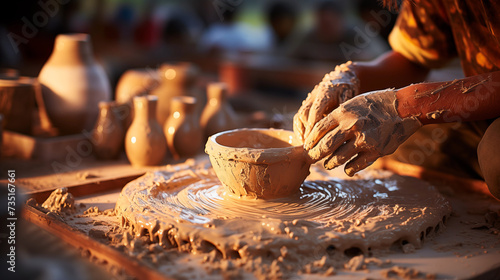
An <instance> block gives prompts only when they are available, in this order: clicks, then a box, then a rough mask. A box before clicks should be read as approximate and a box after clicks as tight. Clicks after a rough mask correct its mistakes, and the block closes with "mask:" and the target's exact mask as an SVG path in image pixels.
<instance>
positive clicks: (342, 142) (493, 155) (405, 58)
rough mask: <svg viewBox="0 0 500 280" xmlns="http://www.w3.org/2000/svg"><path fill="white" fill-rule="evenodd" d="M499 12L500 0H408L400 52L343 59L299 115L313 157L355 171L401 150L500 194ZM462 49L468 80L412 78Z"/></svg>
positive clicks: (398, 35)
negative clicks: (368, 59) (363, 59)
mask: <svg viewBox="0 0 500 280" xmlns="http://www.w3.org/2000/svg"><path fill="white" fill-rule="evenodd" d="M384 2H385V3H386V6H389V7H394V6H396V7H397V6H398V4H397V1H395V0H384ZM499 13H500V3H499V2H493V1H487V0H483V1H455V2H450V1H443V0H439V1H431V0H411V1H409V0H408V1H404V2H403V4H402V7H401V12H400V14H399V17H398V19H397V22H396V25H395V27H394V29H393V31H392V32H391V34H390V36H389V42H390V44H391V46H392V48H393V50H392V51H389V52H387V53H386V54H384V55H382V56H381V57H379V58H378V59H376V60H374V61H371V62H365V63H363V62H355V63H351V62H347V63H345V64H342V65H339V66H337V67H336V69H335V71H332V72H331V73H329V74H327V75H325V77H324V78H323V81H322V82H321V83H320V84H319V85H317V86H316V87H315V88H314V89H313V90H312V91H311V93H310V94H309V95H308V97H307V98H306V100H305V101H304V102H303V104H302V106H301V108H300V109H299V111H298V112H297V114H296V115H295V117H294V130H295V132H296V134H297V135H298V136H299V137H300V138H301V139H303V141H304V149H305V150H307V151H308V154H309V156H310V157H311V158H312V159H313V160H316V161H317V160H321V159H323V158H325V159H326V160H325V162H324V165H325V167H326V168H327V169H332V168H336V167H338V166H341V165H344V164H345V167H344V170H345V172H346V174H348V175H349V176H353V175H354V174H355V173H356V172H358V171H360V170H362V169H364V168H366V167H368V166H369V165H371V164H372V163H373V162H374V161H375V160H377V159H378V158H380V157H383V156H386V155H390V154H393V153H394V154H393V155H392V156H391V157H393V158H394V159H396V160H399V161H401V162H407V163H410V164H413V165H420V166H423V167H425V168H428V169H430V170H437V171H440V172H446V173H451V174H454V175H456V176H460V177H466V178H475V179H483V180H484V181H485V182H486V184H487V186H488V188H489V191H490V193H491V194H492V195H493V196H494V197H496V198H497V199H500V145H499V143H500V119H499V117H500V51H499V50H500V40H499V37H498V36H499V35H498V34H500V22H499V21H498V19H497V18H498V14H499ZM455 57H459V58H460V60H461V64H462V70H463V72H464V74H465V78H462V79H455V80H451V81H443V82H430V83H429V82H422V83H418V84H412V83H415V82H421V81H423V80H424V79H425V77H426V76H427V74H428V73H429V70H430V69H433V68H439V67H442V66H445V65H446V64H447V63H448V62H449V61H450V60H451V59H453V58H455ZM385 88H388V89H385ZM381 89H385V90H381ZM361 93H362V94H361Z"/></svg>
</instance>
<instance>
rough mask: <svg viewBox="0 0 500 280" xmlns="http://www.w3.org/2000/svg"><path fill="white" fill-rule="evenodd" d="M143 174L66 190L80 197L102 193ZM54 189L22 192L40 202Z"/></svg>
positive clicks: (86, 184)
mask: <svg viewBox="0 0 500 280" xmlns="http://www.w3.org/2000/svg"><path fill="white" fill-rule="evenodd" d="M143 175H144V174H142V173H141V174H135V175H130V176H126V177H120V178H113V179H107V180H101V181H93V182H88V183H84V184H80V185H74V186H68V187H66V188H68V191H69V192H70V193H71V194H72V195H73V196H74V197H82V196H87V195H92V194H98V193H104V192H107V191H113V190H118V189H121V188H123V187H124V186H125V185H126V184H127V183H129V182H130V181H132V180H135V179H137V178H139V177H141V176H143ZM53 191H54V189H49V190H44V191H31V192H26V193H23V194H24V195H25V196H26V197H28V198H34V199H35V200H36V201H37V202H38V203H40V204H42V203H43V202H44V201H45V200H46V199H47V198H48V197H49V196H50V194H51V193H52V192H53Z"/></svg>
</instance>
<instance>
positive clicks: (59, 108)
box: [38, 34, 111, 134]
mask: <svg viewBox="0 0 500 280" xmlns="http://www.w3.org/2000/svg"><path fill="white" fill-rule="evenodd" d="M38 79H39V81H40V83H41V85H42V93H43V98H44V102H45V105H46V109H47V113H48V115H49V118H50V120H51V122H52V124H53V125H54V126H55V127H57V128H58V129H59V132H60V133H61V134H73V133H81V132H82V130H84V129H85V130H89V131H90V130H91V129H92V128H93V127H94V125H95V122H96V120H97V116H98V115H99V108H98V103H99V102H100V101H109V100H110V99H111V86H110V84H109V81H108V78H107V76H106V73H105V72H104V69H103V68H102V67H101V66H100V65H99V64H97V62H96V61H95V60H94V57H93V55H92V50H91V43H90V36H89V35H88V34H63V35H58V36H57V38H56V41H55V44H54V50H53V51H52V54H51V56H50V57H49V59H48V60H47V62H46V63H45V65H44V66H43V68H42V70H41V71H40V74H39V76H38Z"/></svg>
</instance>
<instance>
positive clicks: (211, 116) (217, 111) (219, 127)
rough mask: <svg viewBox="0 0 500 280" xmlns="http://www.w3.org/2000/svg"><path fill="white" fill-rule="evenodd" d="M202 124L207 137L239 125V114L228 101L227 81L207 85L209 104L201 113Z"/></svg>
mask: <svg viewBox="0 0 500 280" xmlns="http://www.w3.org/2000/svg"><path fill="white" fill-rule="evenodd" d="M200 125H201V128H202V129H203V131H204V133H205V136H206V137H209V136H211V135H213V134H215V133H217V132H221V131H226V130H230V129H235V128H237V127H238V124H237V115H236V113H235V112H234V110H233V108H232V107H231V105H230V104H229V102H228V101H227V85H226V84H225V83H210V84H209V85H208V86H207V104H206V105H205V108H204V109H203V113H202V114H201V119H200Z"/></svg>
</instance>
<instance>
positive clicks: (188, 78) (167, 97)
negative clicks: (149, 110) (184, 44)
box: [151, 62, 199, 124]
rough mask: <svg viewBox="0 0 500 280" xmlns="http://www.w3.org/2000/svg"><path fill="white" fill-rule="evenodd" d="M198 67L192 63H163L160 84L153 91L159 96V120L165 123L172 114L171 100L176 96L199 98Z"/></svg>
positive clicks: (152, 92)
mask: <svg viewBox="0 0 500 280" xmlns="http://www.w3.org/2000/svg"><path fill="white" fill-rule="evenodd" d="M197 72H198V71H197V69H196V67H195V66H194V65H192V64H190V63H185V62H182V63H178V64H163V65H162V66H161V67H160V69H159V75H160V85H159V86H158V87H157V88H155V89H154V90H153V91H151V94H152V95H155V96H158V111H157V114H156V115H157V120H158V122H159V123H161V124H164V123H165V121H166V120H167V118H168V117H169V116H170V112H169V111H170V101H171V100H172V98H173V97H176V96H193V97H196V98H198V97H199V96H198V92H197V91H196V89H195V87H194V84H195V81H196V76H197Z"/></svg>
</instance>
